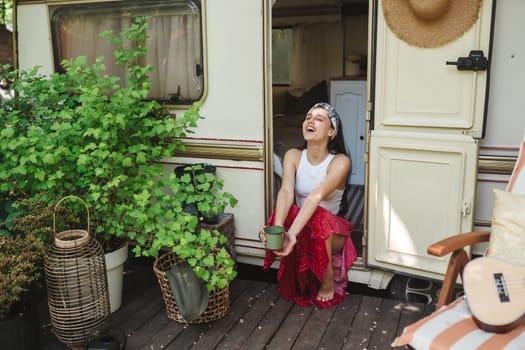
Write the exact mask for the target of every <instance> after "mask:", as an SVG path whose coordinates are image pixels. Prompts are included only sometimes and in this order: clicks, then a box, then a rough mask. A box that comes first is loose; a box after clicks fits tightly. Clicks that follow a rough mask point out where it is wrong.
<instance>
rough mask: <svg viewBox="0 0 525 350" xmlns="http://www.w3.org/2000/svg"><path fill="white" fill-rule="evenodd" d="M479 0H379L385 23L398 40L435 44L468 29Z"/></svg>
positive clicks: (434, 45)
mask: <svg viewBox="0 0 525 350" xmlns="http://www.w3.org/2000/svg"><path fill="white" fill-rule="evenodd" d="M481 1H482V0H382V4H383V13H384V16H385V20H386V23H387V24H388V26H389V27H390V29H391V30H392V32H394V33H395V34H396V35H397V36H398V37H399V38H400V39H401V40H403V41H405V42H407V43H408V44H410V45H414V46H418V47H438V46H442V45H445V44H447V43H449V42H451V41H452V40H454V39H457V38H459V37H460V36H462V35H463V34H464V33H465V32H466V31H468V30H469V29H470V28H471V27H472V25H473V24H474V23H475V22H476V21H477V19H478V17H479V10H480V7H481Z"/></svg>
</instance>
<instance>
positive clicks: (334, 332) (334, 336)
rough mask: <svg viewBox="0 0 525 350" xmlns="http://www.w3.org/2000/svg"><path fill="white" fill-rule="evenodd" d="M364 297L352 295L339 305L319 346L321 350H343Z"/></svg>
mask: <svg viewBox="0 0 525 350" xmlns="http://www.w3.org/2000/svg"><path fill="white" fill-rule="evenodd" d="M361 299H362V296H361V295H354V294H350V295H347V296H346V297H345V300H344V301H343V302H342V303H341V304H339V305H337V307H336V310H335V312H334V315H333V317H332V320H331V321H330V324H329V325H328V327H327V328H326V331H325V333H324V335H323V338H322V339H321V342H320V344H319V348H320V349H341V348H342V347H343V345H344V343H345V342H346V334H347V332H348V329H349V328H350V326H351V325H352V322H353V321H354V318H355V315H356V314H357V309H358V308H359V305H360V303H361Z"/></svg>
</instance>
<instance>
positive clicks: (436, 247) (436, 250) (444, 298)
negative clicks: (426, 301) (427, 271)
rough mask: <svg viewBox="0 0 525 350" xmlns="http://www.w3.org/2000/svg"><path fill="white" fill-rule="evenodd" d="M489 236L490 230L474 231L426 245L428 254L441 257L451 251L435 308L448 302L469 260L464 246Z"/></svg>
mask: <svg viewBox="0 0 525 350" xmlns="http://www.w3.org/2000/svg"><path fill="white" fill-rule="evenodd" d="M489 238H490V232H482V231H474V232H468V233H461V234H457V235H455V236H451V237H448V238H445V239H443V240H441V241H439V242H436V243H434V244H432V245H431V246H429V247H428V249H427V253H428V254H430V255H434V256H439V257H443V256H446V255H448V254H450V253H452V255H451V256H450V260H449V263H448V266H447V272H446V273H445V278H444V279H443V285H442V286H441V292H440V294H439V299H438V302H437V304H436V310H438V309H439V308H441V307H442V306H444V305H448V304H450V302H451V301H452V300H453V298H454V296H455V293H454V292H455V287H456V283H457V280H458V277H460V278H461V275H462V273H463V268H464V267H465V265H466V264H467V263H468V262H469V260H470V257H469V255H468V253H467V251H466V250H465V248H466V247H468V246H472V245H474V244H477V243H482V242H488V241H489Z"/></svg>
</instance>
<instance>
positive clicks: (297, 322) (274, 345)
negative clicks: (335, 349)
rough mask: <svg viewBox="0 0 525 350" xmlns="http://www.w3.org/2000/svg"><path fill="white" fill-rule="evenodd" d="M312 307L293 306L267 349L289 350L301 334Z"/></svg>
mask: <svg viewBox="0 0 525 350" xmlns="http://www.w3.org/2000/svg"><path fill="white" fill-rule="evenodd" d="M312 310H313V307H301V306H298V305H294V306H293V308H292V310H291V311H290V313H289V314H288V317H287V318H286V319H285V320H284V322H283V324H282V325H281V328H279V330H278V331H277V333H276V334H275V336H274V337H273V339H272V341H271V342H270V344H269V346H268V348H269V349H272V350H281V349H283V350H284V349H286V350H288V349H291V348H292V346H293V344H294V343H295V340H296V338H297V336H298V335H299V333H301V331H302V329H303V327H304V324H305V322H306V320H308V317H309V316H310V313H311V312H312Z"/></svg>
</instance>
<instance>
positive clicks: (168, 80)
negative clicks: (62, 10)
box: [58, 10, 203, 100]
mask: <svg viewBox="0 0 525 350" xmlns="http://www.w3.org/2000/svg"><path fill="white" fill-rule="evenodd" d="M153 11H155V10H153ZM141 15H149V16H152V18H150V20H149V29H148V32H147V34H148V36H149V37H150V38H149V40H148V43H147V46H148V53H147V56H146V63H147V64H151V65H152V66H153V67H154V68H155V70H156V71H155V72H153V73H152V74H151V76H150V78H151V80H152V83H153V85H152V90H151V93H150V97H151V98H156V99H161V100H169V99H172V98H178V99H179V100H180V99H182V100H195V99H198V98H199V97H200V96H201V94H202V88H203V87H202V76H197V74H196V69H197V68H196V66H197V64H201V62H202V57H201V39H200V37H201V34H200V18H199V15H198V14H195V13H190V14H177V15H156V14H154V13H141ZM132 21H133V19H132V18H131V17H129V16H118V15H115V13H114V12H113V13H111V15H108V13H104V12H102V13H100V14H95V13H89V14H87V13H75V15H74V16H64V18H63V19H62V20H61V21H60V23H59V30H58V36H59V38H58V45H59V54H60V58H61V59H67V58H73V57H77V56H80V55H84V56H86V57H87V62H88V64H90V63H93V62H95V59H96V57H98V56H101V55H102V56H104V57H105V60H104V63H105V65H106V68H107V73H108V74H112V75H118V76H120V77H121V78H122V81H123V83H125V77H124V74H123V72H121V71H120V70H119V68H118V67H117V66H116V64H115V63H114V59H113V50H114V46H113V45H111V44H110V43H109V42H108V40H109V39H108V38H107V37H100V35H99V33H101V32H102V31H108V30H111V31H112V32H113V36H114V35H116V34H117V33H119V32H121V31H122V30H124V29H125V28H127V27H128V26H129V25H130V24H131V23H132Z"/></svg>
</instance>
